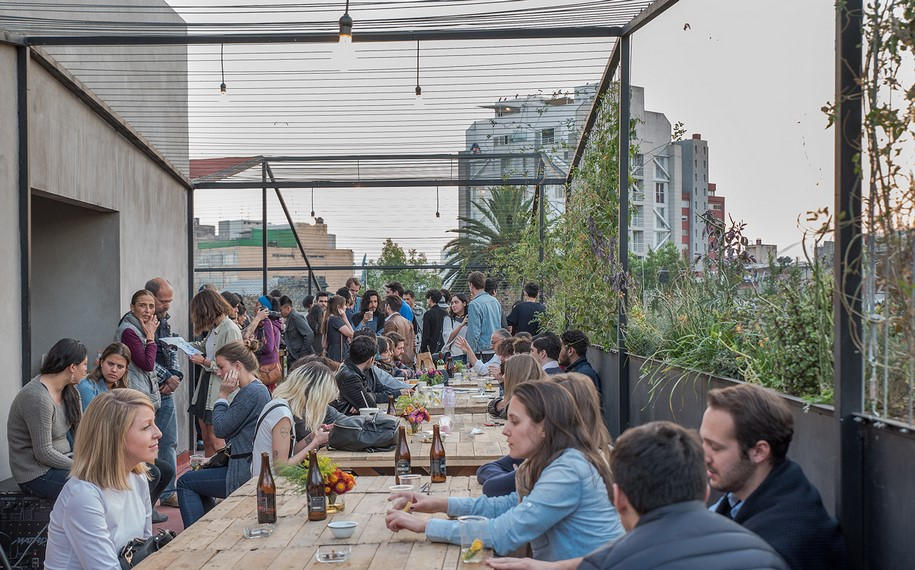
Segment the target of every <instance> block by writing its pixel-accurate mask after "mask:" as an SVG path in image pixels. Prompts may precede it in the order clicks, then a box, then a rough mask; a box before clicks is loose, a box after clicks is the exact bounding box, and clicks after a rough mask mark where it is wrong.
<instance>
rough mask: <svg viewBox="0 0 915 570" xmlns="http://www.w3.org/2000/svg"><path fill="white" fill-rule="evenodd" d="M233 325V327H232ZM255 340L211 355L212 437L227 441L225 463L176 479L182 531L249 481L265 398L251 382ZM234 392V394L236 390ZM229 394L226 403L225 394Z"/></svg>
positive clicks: (254, 368) (265, 392)
mask: <svg viewBox="0 0 915 570" xmlns="http://www.w3.org/2000/svg"><path fill="white" fill-rule="evenodd" d="M232 326H235V325H232ZM258 348H260V347H259V346H258V345H257V341H255V340H253V339H250V340H248V341H245V342H242V341H236V342H230V343H229V344H226V345H224V346H223V347H222V348H220V349H219V350H217V351H216V355H215V358H214V364H215V365H216V369H217V371H218V376H216V377H217V378H220V379H221V382H220V384H219V392H218V396H219V397H218V399H217V400H216V402H215V403H214V404H213V433H214V434H215V435H216V436H217V437H220V438H228V443H229V449H230V450H231V455H230V456H229V462H228V465H227V466H225V467H213V468H210V469H200V470H199V471H189V472H187V473H185V474H184V475H182V476H181V478H180V479H178V506H179V508H180V509H181V520H182V521H183V522H184V527H185V528H187V527H188V526H190V525H192V524H193V523H195V522H196V521H197V520H198V519H199V518H200V517H202V516H203V515H204V514H205V513H206V512H207V511H208V510H209V509H210V508H212V507H213V505H214V504H215V503H214V501H213V499H214V498H221V499H224V498H226V497H228V496H229V495H231V494H232V492H233V491H235V489H238V488H239V487H241V486H242V485H243V484H244V483H245V481H247V480H248V479H250V478H251V450H252V449H253V447H254V431H255V429H256V427H257V418H258V416H260V413H261V411H262V410H263V409H264V405H265V404H266V403H267V401H268V400H270V392H269V391H268V390H267V387H266V386H264V385H263V384H262V383H261V382H260V380H258V379H257V376H255V373H256V372H257V357H256V356H255V355H254V353H255V351H256V350H257V349H258ZM236 390H237V392H236ZM233 392H236V393H235V397H234V398H233V399H232V403H231V404H230V403H229V401H228V397H229V394H232V393H233Z"/></svg>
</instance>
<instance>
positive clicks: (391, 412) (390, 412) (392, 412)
mask: <svg viewBox="0 0 915 570" xmlns="http://www.w3.org/2000/svg"><path fill="white" fill-rule="evenodd" d="M396 410H397V409H396V408H395V407H394V396H391V395H389V396H388V415H389V416H396V415H397V413H396Z"/></svg>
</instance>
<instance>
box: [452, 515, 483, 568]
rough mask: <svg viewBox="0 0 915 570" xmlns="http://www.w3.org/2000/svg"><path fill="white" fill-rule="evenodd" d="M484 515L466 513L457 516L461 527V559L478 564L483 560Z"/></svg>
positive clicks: (467, 562)
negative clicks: (465, 514)
mask: <svg viewBox="0 0 915 570" xmlns="http://www.w3.org/2000/svg"><path fill="white" fill-rule="evenodd" d="M486 523H487V519H486V517H480V516H475V515H467V516H463V517H458V524H459V525H460V528H461V561H462V562H463V563H464V564H479V563H480V562H482V561H483V557H484V556H483V550H484V548H483V546H484V542H483V538H484V537H485V536H486Z"/></svg>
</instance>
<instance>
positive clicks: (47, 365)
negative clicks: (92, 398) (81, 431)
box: [39, 338, 89, 433]
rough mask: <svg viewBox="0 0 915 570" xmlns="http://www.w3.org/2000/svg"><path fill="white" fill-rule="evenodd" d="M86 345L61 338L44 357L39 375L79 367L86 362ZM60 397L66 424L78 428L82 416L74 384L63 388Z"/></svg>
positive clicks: (58, 372) (80, 404) (81, 408)
mask: <svg viewBox="0 0 915 570" xmlns="http://www.w3.org/2000/svg"><path fill="white" fill-rule="evenodd" d="M88 353H89V351H88V350H86V345H84V344H83V343H81V342H80V341H78V340H76V339H75V338H62V339H60V340H59V341H57V342H55V343H54V346H52V347H51V350H49V351H48V354H47V356H45V359H44V362H42V363H41V369H40V370H39V372H40V373H41V374H60V373H61V372H63V371H64V370H66V369H67V368H69V367H70V366H73V365H77V366H79V365H80V364H82V363H83V361H84V360H86V355H87V354H88ZM61 397H62V398H63V402H64V415H65V416H66V418H67V423H68V424H70V427H71V428H72V429H73V430H74V433H75V430H76V428H77V427H79V420H80V419H81V418H82V416H83V405H82V403H81V402H80V398H79V390H77V389H76V386H75V385H74V384H67V385H66V386H64V389H63V392H62V393H61Z"/></svg>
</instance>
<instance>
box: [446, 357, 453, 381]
mask: <svg viewBox="0 0 915 570" xmlns="http://www.w3.org/2000/svg"><path fill="white" fill-rule="evenodd" d="M445 374H447V375H448V378H454V360H452V359H451V355H450V354H449V355H448V358H447V359H446V360H445Z"/></svg>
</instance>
